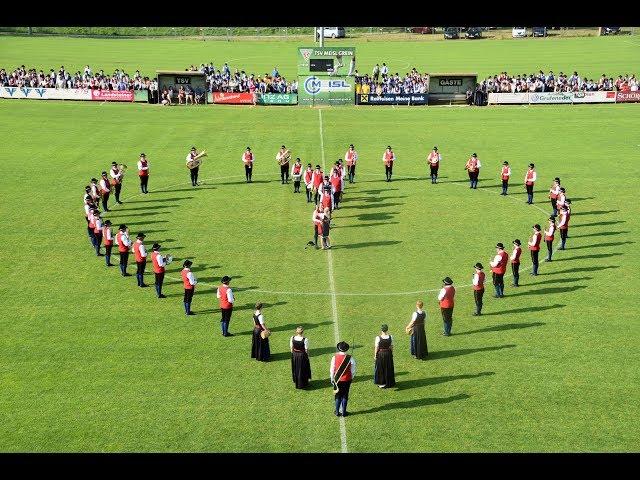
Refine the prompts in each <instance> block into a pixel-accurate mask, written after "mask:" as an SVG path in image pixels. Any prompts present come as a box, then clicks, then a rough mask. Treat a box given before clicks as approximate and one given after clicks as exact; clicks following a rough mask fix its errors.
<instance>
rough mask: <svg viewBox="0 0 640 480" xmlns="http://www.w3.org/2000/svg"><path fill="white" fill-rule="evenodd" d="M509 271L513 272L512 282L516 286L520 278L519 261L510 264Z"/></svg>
mask: <svg viewBox="0 0 640 480" xmlns="http://www.w3.org/2000/svg"><path fill="white" fill-rule="evenodd" d="M511 273H513V284H514V285H515V286H516V287H517V286H518V281H519V280H520V264H519V263H512V264H511Z"/></svg>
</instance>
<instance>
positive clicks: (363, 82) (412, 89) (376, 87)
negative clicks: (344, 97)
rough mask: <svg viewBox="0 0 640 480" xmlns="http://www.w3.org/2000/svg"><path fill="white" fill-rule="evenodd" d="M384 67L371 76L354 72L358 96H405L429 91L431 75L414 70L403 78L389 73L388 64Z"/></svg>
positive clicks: (377, 69)
mask: <svg viewBox="0 0 640 480" xmlns="http://www.w3.org/2000/svg"><path fill="white" fill-rule="evenodd" d="M382 65H383V67H382V68H374V69H373V72H372V74H371V75H369V74H364V75H360V74H359V73H358V71H357V70H356V71H355V72H354V77H355V91H356V94H375V95H382V94H385V93H395V94H401V95H404V94H411V93H427V92H428V91H429V75H428V74H427V73H419V72H418V70H417V69H416V68H412V69H411V71H410V72H409V73H405V74H404V75H402V76H401V75H400V74H399V73H396V74H395V75H394V74H390V73H389V69H388V67H387V66H386V64H384V63H383V64H382ZM376 67H378V65H376Z"/></svg>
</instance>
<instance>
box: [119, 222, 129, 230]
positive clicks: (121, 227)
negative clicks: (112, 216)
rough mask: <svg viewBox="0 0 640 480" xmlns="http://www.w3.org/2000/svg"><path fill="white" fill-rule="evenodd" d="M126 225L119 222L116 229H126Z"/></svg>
mask: <svg viewBox="0 0 640 480" xmlns="http://www.w3.org/2000/svg"><path fill="white" fill-rule="evenodd" d="M126 229H127V226H126V225H125V224H124V223H121V224H120V227H118V230H126Z"/></svg>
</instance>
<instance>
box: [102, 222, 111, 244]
mask: <svg viewBox="0 0 640 480" xmlns="http://www.w3.org/2000/svg"><path fill="white" fill-rule="evenodd" d="M107 232H109V233H111V227H107V226H106V225H105V226H104V227H102V239H103V240H104V244H105V246H106V245H113V238H112V239H111V240H107Z"/></svg>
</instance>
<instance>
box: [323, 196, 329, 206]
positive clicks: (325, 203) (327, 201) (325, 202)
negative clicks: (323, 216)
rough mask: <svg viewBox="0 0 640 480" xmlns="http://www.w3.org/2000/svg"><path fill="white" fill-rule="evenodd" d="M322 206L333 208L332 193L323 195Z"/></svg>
mask: <svg viewBox="0 0 640 480" xmlns="http://www.w3.org/2000/svg"><path fill="white" fill-rule="evenodd" d="M322 207H323V208H331V195H323V196H322Z"/></svg>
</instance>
